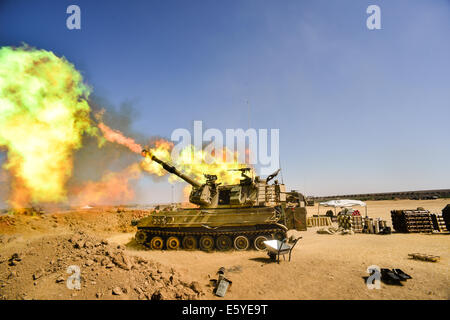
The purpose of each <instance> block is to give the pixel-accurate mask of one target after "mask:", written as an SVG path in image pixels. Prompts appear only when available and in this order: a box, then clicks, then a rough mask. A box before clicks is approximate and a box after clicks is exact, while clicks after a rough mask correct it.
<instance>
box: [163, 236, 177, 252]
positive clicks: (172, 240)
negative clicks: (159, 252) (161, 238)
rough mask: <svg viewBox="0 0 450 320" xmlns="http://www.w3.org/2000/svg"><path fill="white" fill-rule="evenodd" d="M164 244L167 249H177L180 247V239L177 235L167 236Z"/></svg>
mask: <svg viewBox="0 0 450 320" xmlns="http://www.w3.org/2000/svg"><path fill="white" fill-rule="evenodd" d="M166 246H167V249H169V250H177V249H178V248H179V247H180V240H179V239H178V238H177V237H169V238H168V239H167V241H166Z"/></svg>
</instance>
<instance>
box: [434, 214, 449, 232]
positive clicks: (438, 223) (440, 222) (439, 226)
mask: <svg viewBox="0 0 450 320" xmlns="http://www.w3.org/2000/svg"><path fill="white" fill-rule="evenodd" d="M431 220H432V221H433V228H434V231H435V232H448V229H447V226H446V225H445V221H444V217H443V216H442V214H431Z"/></svg>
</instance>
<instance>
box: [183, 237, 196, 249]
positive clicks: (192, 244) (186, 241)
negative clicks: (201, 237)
mask: <svg viewBox="0 0 450 320" xmlns="http://www.w3.org/2000/svg"><path fill="white" fill-rule="evenodd" d="M183 248H184V249H186V250H195V249H197V239H196V238H195V237H194V236H185V237H184V238H183Z"/></svg>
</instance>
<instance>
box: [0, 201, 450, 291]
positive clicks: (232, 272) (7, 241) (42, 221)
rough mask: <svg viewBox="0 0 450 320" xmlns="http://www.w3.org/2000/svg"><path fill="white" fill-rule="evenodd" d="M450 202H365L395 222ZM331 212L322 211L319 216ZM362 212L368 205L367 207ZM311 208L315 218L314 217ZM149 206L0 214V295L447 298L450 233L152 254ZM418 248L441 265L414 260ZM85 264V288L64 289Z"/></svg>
mask: <svg viewBox="0 0 450 320" xmlns="http://www.w3.org/2000/svg"><path fill="white" fill-rule="evenodd" d="M448 203H450V199H437V200H389V201H367V205H368V215H369V216H370V217H372V218H382V219H385V220H387V222H388V225H391V218H390V210H392V209H415V208H417V207H423V208H425V209H427V210H430V211H431V212H435V213H440V212H441V210H442V209H443V208H444V207H445V205H446V204H448ZM327 210H328V208H324V207H320V211H319V213H320V214H324V213H325V212H326V211H327ZM360 211H361V213H363V214H364V209H362V210H360ZM317 212H318V208H317V204H316V206H315V207H308V215H313V214H317ZM145 214H147V212H145V211H134V212H133V211H128V210H125V211H123V210H120V209H119V210H118V209H117V208H112V207H111V208H101V209H99V208H93V209H89V210H78V211H68V212H54V213H45V214H43V215H37V216H28V215H21V214H20V215H19V214H16V215H6V214H3V215H0V299H447V300H448V299H449V298H450V268H449V261H450V236H449V235H447V234H397V233H393V234H391V235H369V234H353V235H341V234H333V235H328V234H318V233H317V229H318V228H309V229H308V231H303V232H298V231H294V230H291V231H289V235H293V236H294V237H299V236H301V237H302V239H301V240H300V241H299V242H298V244H297V246H296V247H295V248H294V250H293V253H292V260H291V261H290V262H289V261H283V259H282V260H281V261H280V263H279V264H277V263H276V262H272V261H271V260H270V259H269V258H268V256H267V254H266V253H265V252H259V251H255V250H250V251H246V252H235V251H229V252H211V253H207V252H202V251H184V250H179V251H166V250H164V251H152V250H146V249H144V248H142V247H140V246H139V245H137V244H136V243H135V241H134V240H133V236H134V233H135V228H134V227H132V226H131V225H130V223H131V220H132V219H136V218H139V217H142V216H144V215H145ZM413 252H420V253H426V254H432V255H438V256H440V257H441V260H440V261H439V262H436V263H433V262H424V261H418V260H412V259H409V258H408V253H413ZM70 265H76V266H79V267H80V272H81V287H80V289H75V290H71V289H68V288H67V286H66V282H67V278H68V277H69V276H70V274H68V273H67V272H66V271H67V267H69V266H70ZM371 265H377V266H379V267H381V268H400V269H402V270H403V271H405V272H406V273H408V274H409V275H411V276H412V279H410V280H408V281H406V282H404V283H403V285H402V286H395V285H386V284H384V283H382V284H381V289H379V290H377V289H373V290H369V289H368V288H367V286H366V284H365V279H364V277H367V276H368V273H367V267H369V266H371ZM220 267H224V268H225V270H226V271H225V276H226V277H227V278H228V279H230V280H231V281H232V286H231V287H230V288H229V289H228V291H227V293H226V296H225V297H224V298H219V297H216V296H215V295H214V294H213V287H212V286H211V280H213V279H216V278H217V274H216V273H217V271H218V269H219V268H220Z"/></svg>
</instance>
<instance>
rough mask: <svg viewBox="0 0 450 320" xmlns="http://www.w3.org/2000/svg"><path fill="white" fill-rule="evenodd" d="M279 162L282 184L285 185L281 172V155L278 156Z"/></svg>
mask: <svg viewBox="0 0 450 320" xmlns="http://www.w3.org/2000/svg"><path fill="white" fill-rule="evenodd" d="M278 162H279V164H280V173H281V183H282V184H284V178H283V170H281V156H280V154H278Z"/></svg>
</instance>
